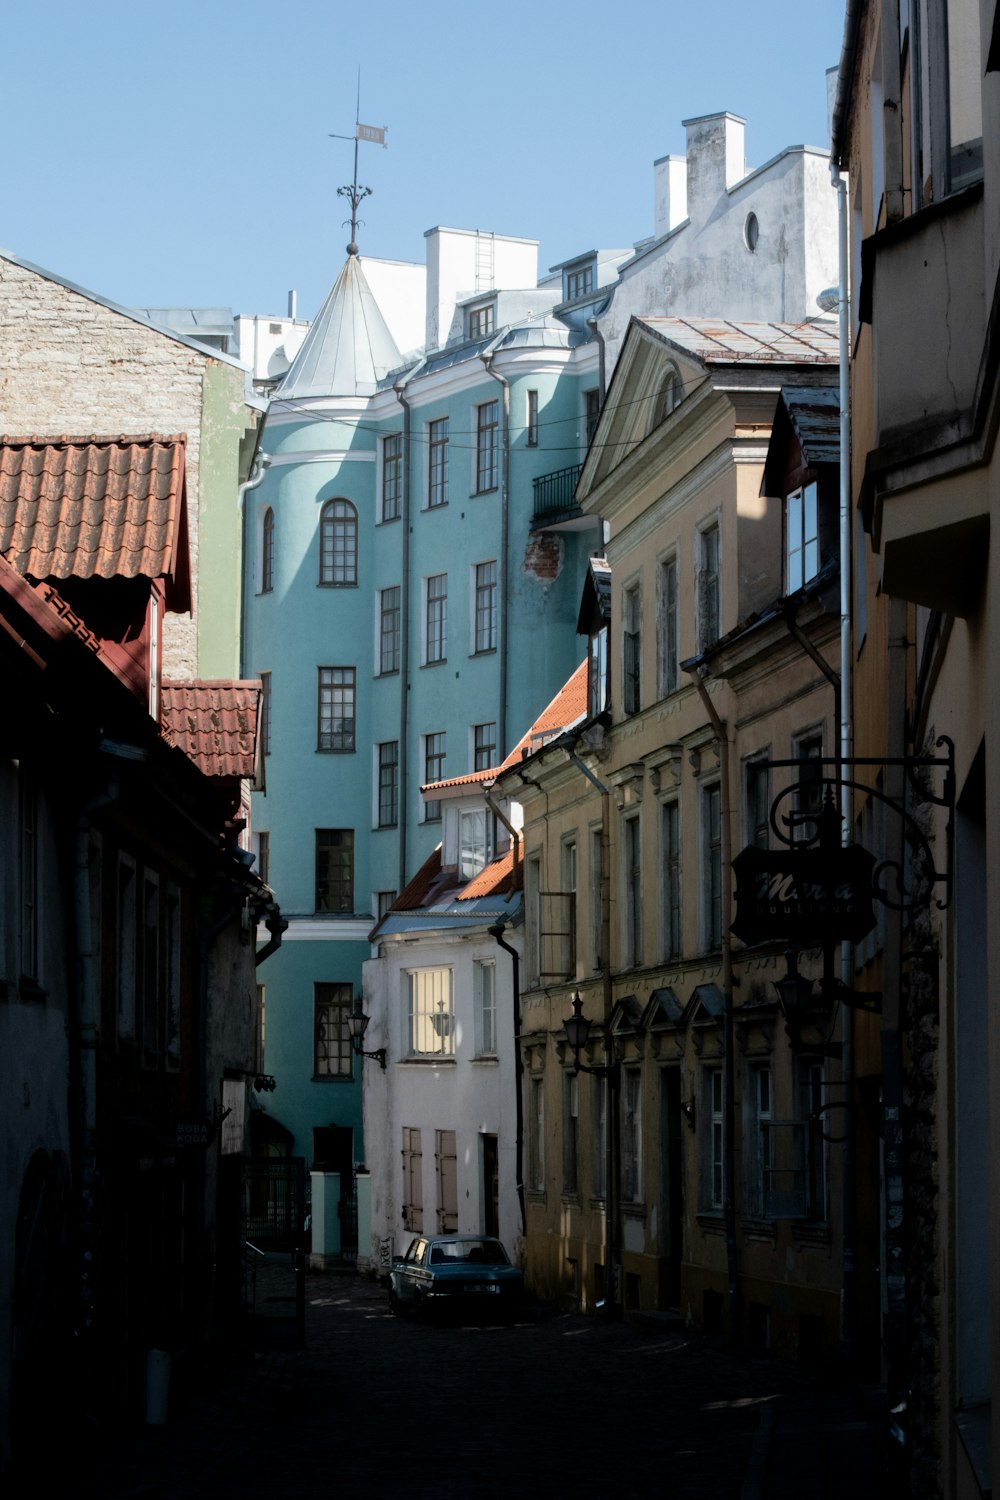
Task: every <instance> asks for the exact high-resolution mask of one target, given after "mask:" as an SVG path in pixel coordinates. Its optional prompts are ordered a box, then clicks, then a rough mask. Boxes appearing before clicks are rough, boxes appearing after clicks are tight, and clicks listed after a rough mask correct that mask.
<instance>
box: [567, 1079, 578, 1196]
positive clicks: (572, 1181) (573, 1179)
mask: <svg viewBox="0 0 1000 1500" xmlns="http://www.w3.org/2000/svg"><path fill="white" fill-rule="evenodd" d="M579 1189H580V1079H579V1077H578V1075H577V1074H576V1073H564V1074H563V1192H564V1193H576V1192H579Z"/></svg>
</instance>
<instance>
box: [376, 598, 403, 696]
mask: <svg viewBox="0 0 1000 1500" xmlns="http://www.w3.org/2000/svg"><path fill="white" fill-rule="evenodd" d="M399 593H400V591H399V585H398V584H397V585H396V586H395V587H394V588H391V589H382V590H381V591H380V593H379V596H378V669H379V675H380V676H382V677H384V676H386V674H387V673H389V672H398V671H399V626H400V606H399Z"/></svg>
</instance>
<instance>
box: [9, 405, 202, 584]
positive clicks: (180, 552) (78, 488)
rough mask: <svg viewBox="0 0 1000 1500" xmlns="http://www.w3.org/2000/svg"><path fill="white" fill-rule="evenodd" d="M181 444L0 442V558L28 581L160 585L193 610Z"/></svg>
mask: <svg viewBox="0 0 1000 1500" xmlns="http://www.w3.org/2000/svg"><path fill="white" fill-rule="evenodd" d="M185 441H186V440H185V438H184V437H183V436H173V437H161V436H159V435H157V434H155V433H154V434H151V435H146V436H141V437H60V438H39V437H28V438H12V437H2V438H0V554H2V555H3V556H4V557H6V558H7V560H8V562H10V563H12V564H13V566H14V567H15V568H16V569H17V571H18V572H19V573H21V574H23V575H24V576H25V577H29V578H35V579H43V578H95V577H96V578H149V579H154V578H162V579H165V580H166V582H167V604H168V607H169V608H171V609H175V610H186V609H190V607H191V595H190V582H189V573H188V555H187V516H186V490H185V480H184V458H185Z"/></svg>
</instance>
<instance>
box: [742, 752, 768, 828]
mask: <svg viewBox="0 0 1000 1500" xmlns="http://www.w3.org/2000/svg"><path fill="white" fill-rule="evenodd" d="M744 774H745V775H746V840H747V843H748V844H752V845H753V846H754V848H755V849H766V848H767V846H768V843H769V828H770V822H769V820H770V816H771V773H770V771H769V769H768V765H767V761H766V760H764V759H763V758H762V757H758V758H756V759H755V760H748V761H747V762H746V766H745V773H744Z"/></svg>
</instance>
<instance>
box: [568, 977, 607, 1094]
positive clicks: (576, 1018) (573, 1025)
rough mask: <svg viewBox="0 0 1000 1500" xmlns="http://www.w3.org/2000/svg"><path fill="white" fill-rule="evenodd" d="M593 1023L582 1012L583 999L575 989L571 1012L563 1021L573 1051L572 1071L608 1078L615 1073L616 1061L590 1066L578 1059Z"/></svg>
mask: <svg viewBox="0 0 1000 1500" xmlns="http://www.w3.org/2000/svg"><path fill="white" fill-rule="evenodd" d="M593 1024H594V1023H593V1022H592V1021H591V1019H590V1017H589V1016H585V1015H584V1014H583V1001H582V1000H581V998H580V991H579V990H577V992H576V994H575V995H574V996H573V1014H572V1015H571V1016H567V1017H566V1019H565V1020H564V1021H563V1030H564V1031H565V1033H566V1040H567V1042H569V1045H570V1048H571V1049H572V1052H573V1072H574V1073H596V1074H597V1076H598V1077H603V1078H609V1077H610V1076H611V1075H612V1073H617V1071H618V1064H617V1063H616V1062H606V1063H601V1064H600V1065H599V1066H598V1067H591V1066H589V1065H588V1064H587V1063H582V1062H581V1061H580V1053H581V1052H582V1051H583V1049H584V1048H585V1047H586V1045H587V1040H588V1038H589V1036H590V1028H591V1026H592V1025H593Z"/></svg>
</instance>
